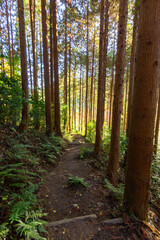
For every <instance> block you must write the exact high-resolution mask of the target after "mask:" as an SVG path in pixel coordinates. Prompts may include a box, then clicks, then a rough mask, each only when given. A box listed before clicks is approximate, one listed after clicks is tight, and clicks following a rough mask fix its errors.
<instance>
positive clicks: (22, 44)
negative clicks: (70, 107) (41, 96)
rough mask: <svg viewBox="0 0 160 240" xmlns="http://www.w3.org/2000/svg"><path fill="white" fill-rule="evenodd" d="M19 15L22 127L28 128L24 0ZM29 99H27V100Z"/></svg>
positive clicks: (19, 2)
mask: <svg viewBox="0 0 160 240" xmlns="http://www.w3.org/2000/svg"><path fill="white" fill-rule="evenodd" d="M18 17H19V35H20V52H21V74H22V91H23V95H22V121H21V125H20V128H21V129H22V130H27V129H28V120H29V119H28V118H29V113H28V111H29V110H28V76H27V54H26V36H25V21H24V5H23V0H18ZM26 100H27V101H26Z"/></svg>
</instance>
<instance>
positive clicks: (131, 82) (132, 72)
mask: <svg viewBox="0 0 160 240" xmlns="http://www.w3.org/2000/svg"><path fill="white" fill-rule="evenodd" d="M134 9H135V10H134V11H135V14H134V19H133V34H132V36H133V37H132V50H131V59H130V77H129V93H128V111H127V128H126V136H127V137H128V135H129V128H130V119H131V109H132V104H133V101H132V99H133V86H134V75H135V57H136V42H137V24H138V13H139V10H138V8H137V0H136V1H135V8H134Z"/></svg>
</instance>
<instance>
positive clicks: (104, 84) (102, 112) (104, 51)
mask: <svg viewBox="0 0 160 240" xmlns="http://www.w3.org/2000/svg"><path fill="white" fill-rule="evenodd" d="M104 7H105V9H104V34H103V41H104V42H103V67H102V68H103V69H102V71H103V73H102V84H103V86H102V109H101V115H102V116H101V131H103V124H104V109H105V93H106V68H107V47H108V10H109V2H108V0H105V3H104Z"/></svg>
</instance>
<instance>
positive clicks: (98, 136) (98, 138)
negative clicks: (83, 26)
mask: <svg viewBox="0 0 160 240" xmlns="http://www.w3.org/2000/svg"><path fill="white" fill-rule="evenodd" d="M103 25H104V0H101V13H100V41H99V76H98V99H97V121H96V140H95V148H94V152H95V154H96V155H98V154H99V151H100V141H101V117H102V115H101V112H102V110H101V109H102V85H103V83H102V76H103V75H102V73H103V72H102V71H103V68H102V67H103V66H102V62H103Z"/></svg>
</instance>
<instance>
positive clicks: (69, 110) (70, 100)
mask: <svg viewBox="0 0 160 240" xmlns="http://www.w3.org/2000/svg"><path fill="white" fill-rule="evenodd" d="M70 131H71V28H70V43H69V132H70Z"/></svg>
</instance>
